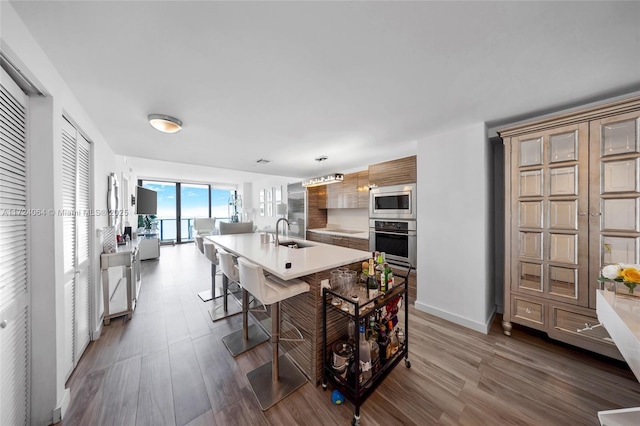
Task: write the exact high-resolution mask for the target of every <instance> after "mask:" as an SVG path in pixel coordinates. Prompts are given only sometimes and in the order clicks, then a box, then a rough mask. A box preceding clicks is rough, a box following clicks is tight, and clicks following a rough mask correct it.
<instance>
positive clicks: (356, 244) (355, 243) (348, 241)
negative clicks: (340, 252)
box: [307, 231, 369, 251]
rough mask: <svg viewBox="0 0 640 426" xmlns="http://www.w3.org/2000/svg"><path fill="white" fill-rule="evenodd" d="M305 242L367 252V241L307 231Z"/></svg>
mask: <svg viewBox="0 0 640 426" xmlns="http://www.w3.org/2000/svg"><path fill="white" fill-rule="evenodd" d="M307 240H309V241H316V242H318V243H324V244H331V245H334V246H340V247H348V248H352V249H356V250H364V251H369V240H368V239H363V238H353V237H345V236H342V235H331V234H325V233H320V232H313V231H307Z"/></svg>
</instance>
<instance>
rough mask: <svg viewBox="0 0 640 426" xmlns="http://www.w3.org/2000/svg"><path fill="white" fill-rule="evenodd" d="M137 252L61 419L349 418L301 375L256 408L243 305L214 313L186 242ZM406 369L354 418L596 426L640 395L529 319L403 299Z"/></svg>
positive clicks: (255, 357) (266, 350) (264, 353)
mask: <svg viewBox="0 0 640 426" xmlns="http://www.w3.org/2000/svg"><path fill="white" fill-rule="evenodd" d="M161 252H162V254H161V257H160V259H159V260H158V261H155V260H149V261H144V262H142V264H143V268H142V274H143V281H142V288H141V292H140V302H139V304H138V307H137V309H136V311H135V313H134V315H133V319H132V320H131V321H127V322H125V321H124V320H123V319H121V318H119V319H115V320H114V321H112V322H111V325H108V326H105V327H104V329H103V333H102V336H101V337H100V339H99V340H97V341H95V342H91V343H90V345H89V346H88V348H87V350H86V352H85V354H84V355H83V357H82V359H81V360H80V363H79V364H78V367H77V368H76V370H75V372H74V373H73V375H72V376H71V378H70V379H69V381H68V383H67V387H70V388H71V396H72V400H71V405H70V407H69V409H68V411H67V413H66V415H65V417H64V419H63V421H62V422H60V423H59V424H60V425H178V426H182V425H190V426H196V425H249V424H251V425H348V424H350V422H351V419H352V416H353V406H352V405H351V404H350V403H346V404H344V405H340V406H335V405H333V404H332V403H331V392H330V390H331V388H329V389H328V390H327V391H323V390H322V387H321V386H318V387H315V386H314V385H312V384H311V383H307V384H306V385H304V386H303V387H302V388H300V389H299V390H297V391H296V392H295V393H294V394H292V395H290V396H289V397H288V398H286V399H284V400H283V401H281V402H280V403H279V404H277V405H276V406H274V407H272V408H271V409H269V410H267V411H266V412H263V411H262V410H261V409H260V407H259V405H258V403H257V401H256V398H255V396H254V395H253V393H252V391H251V389H250V388H249V386H248V381H247V378H246V373H247V372H248V371H250V370H252V369H253V368H255V367H258V366H259V365H261V364H263V363H265V362H267V361H269V360H270V357H271V351H270V345H269V344H268V343H264V344H262V345H260V346H258V347H257V348H255V349H254V350H252V351H250V352H248V353H245V354H243V355H240V356H238V357H236V358H233V357H232V356H231V355H230V354H229V352H228V351H227V349H226V347H225V346H224V344H223V343H222V340H221V338H222V337H223V336H224V335H226V334H228V333H229V332H231V331H234V330H236V329H239V328H241V327H242V321H241V317H240V316H235V317H232V318H230V319H226V320H223V321H219V322H216V323H213V322H211V320H210V319H209V314H208V311H207V309H209V307H210V302H209V303H203V302H202V301H201V300H200V299H199V298H198V296H197V293H198V292H200V291H203V290H206V289H207V288H209V287H210V277H211V274H210V265H209V263H208V261H207V260H206V259H205V258H204V256H203V255H201V254H200V253H199V252H198V251H197V250H196V249H195V248H194V247H193V245H191V244H187V245H178V246H175V247H173V246H163V247H162V248H161ZM409 324H410V329H409V338H410V350H409V354H410V356H409V359H410V361H411V365H412V366H411V368H410V369H407V368H406V367H405V366H404V364H403V363H401V364H399V365H398V367H396V369H395V370H394V371H393V372H392V373H391V374H390V375H389V376H388V377H387V379H386V380H385V381H384V383H382V385H381V386H380V387H379V388H378V389H377V391H376V392H375V393H374V394H373V395H372V396H371V397H370V398H369V399H368V400H367V401H366V402H365V403H364V404H363V405H362V407H361V419H360V423H361V424H362V425H389V424H395V425H397V424H405V425H412V424H415V425H474V426H475V425H598V424H599V423H598V420H597V412H598V411H600V410H609V409H616V408H624V407H637V406H640V384H639V383H638V381H637V380H636V379H635V377H634V376H633V374H632V373H631V371H630V370H629V368H628V367H627V365H626V364H624V363H621V362H618V361H614V360H610V359H608V358H604V357H600V356H597V355H594V354H591V353H588V352H584V351H581V350H578V349H575V348H572V347H568V346H565V345H561V344H558V343H554V342H553V341H550V340H548V339H545V338H544V337H542V336H540V335H539V334H537V333H534V332H531V331H530V330H528V329H525V328H518V327H515V328H514V331H513V336H512V337H506V336H504V335H503V334H502V331H501V328H500V325H499V324H500V318H496V320H495V321H494V324H493V327H492V329H491V331H490V333H489V334H488V335H483V334H480V333H476V332H473V331H471V330H468V329H466V328H463V327H460V326H457V325H454V324H451V323H449V322H446V321H444V320H441V319H439V318H436V317H433V316H430V315H427V314H425V313H422V312H420V311H416V310H415V309H413V307H411V308H410V320H409Z"/></svg>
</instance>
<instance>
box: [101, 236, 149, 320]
mask: <svg viewBox="0 0 640 426" xmlns="http://www.w3.org/2000/svg"><path fill="white" fill-rule="evenodd" d="M116 267H122V272H121V273H120V274H118V275H120V276H119V277H118V279H117V280H113V281H114V282H111V280H110V279H109V269H110V268H116ZM100 269H101V272H102V299H103V302H104V325H109V324H110V323H111V318H114V317H119V316H123V315H126V316H127V319H131V316H132V315H133V310H134V309H135V306H136V301H137V300H138V293H139V292H140V279H141V277H140V252H139V250H138V240H132V241H131V242H129V243H127V244H126V245H122V246H118V247H117V249H116V252H115V253H102V254H101V255H100Z"/></svg>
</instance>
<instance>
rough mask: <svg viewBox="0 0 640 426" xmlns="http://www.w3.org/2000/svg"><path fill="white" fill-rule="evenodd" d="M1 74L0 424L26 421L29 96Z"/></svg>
mask: <svg viewBox="0 0 640 426" xmlns="http://www.w3.org/2000/svg"><path fill="white" fill-rule="evenodd" d="M0 73H1V75H0V77H1V79H0V80H1V81H2V83H1V84H0V116H1V120H0V425H26V424H28V423H29V399H30V398H29V395H30V390H29V371H30V359H31V349H30V344H29V330H30V327H29V323H30V312H29V309H30V305H29V303H30V302H29V279H28V264H27V259H28V247H27V242H28V235H27V222H28V216H27V214H26V209H27V208H28V203H27V139H26V116H27V114H26V108H27V97H26V96H25V95H24V93H22V91H21V90H20V89H19V88H18V87H17V86H16V85H15V84H14V83H13V81H12V80H11V78H10V77H9V76H8V75H7V74H6V73H5V72H4V71H3V70H1V69H0Z"/></svg>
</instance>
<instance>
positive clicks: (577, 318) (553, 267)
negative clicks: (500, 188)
mask: <svg viewBox="0 0 640 426" xmlns="http://www.w3.org/2000/svg"><path fill="white" fill-rule="evenodd" d="M638 129H640V97H637V98H633V99H629V100H625V101H618V102H614V103H611V104H606V105H602V106H598V107H592V108H589V109H585V110H581V111H577V112H572V113H568V114H564V115H559V116H556V117H550V118H545V119H543V120H539V121H534V122H531V123H527V124H523V125H519V126H514V127H510V128H506V129H503V130H501V131H500V132H499V134H500V136H501V137H502V139H503V141H504V145H505V210H506V211H505V286H504V292H505V308H504V309H505V312H504V317H503V320H504V321H503V329H504V332H505V334H507V335H510V332H511V327H512V323H517V324H521V325H526V326H528V327H531V328H535V329H539V330H542V331H544V332H546V333H547V334H548V335H549V336H550V337H552V338H554V339H557V340H560V341H563V342H566V343H569V344H572V345H575V346H579V347H582V348H585V349H589V350H591V351H594V352H598V353H601V354H604V355H607V356H611V357H614V358H618V359H621V355H620V353H619V352H618V350H617V349H616V347H615V345H614V344H613V343H612V341H611V339H610V338H609V335H608V334H607V332H606V330H605V329H604V328H603V327H596V328H594V327H593V326H594V325H596V324H598V320H597V316H596V312H595V307H596V306H595V300H596V289H597V287H598V282H597V279H598V277H599V276H600V271H601V269H602V267H603V266H605V265H608V264H612V263H636V264H637V263H640V258H639V257H640V221H639V220H638V217H639V214H640V212H639V209H640V178H639V176H640V135H639V134H638V133H639V130H638Z"/></svg>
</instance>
